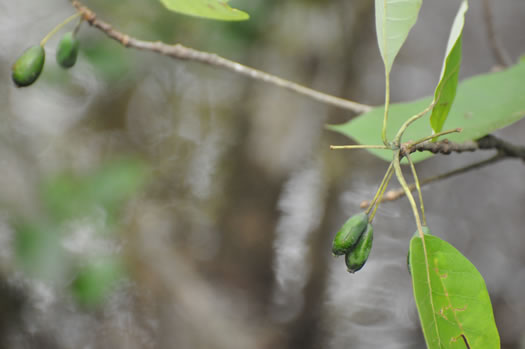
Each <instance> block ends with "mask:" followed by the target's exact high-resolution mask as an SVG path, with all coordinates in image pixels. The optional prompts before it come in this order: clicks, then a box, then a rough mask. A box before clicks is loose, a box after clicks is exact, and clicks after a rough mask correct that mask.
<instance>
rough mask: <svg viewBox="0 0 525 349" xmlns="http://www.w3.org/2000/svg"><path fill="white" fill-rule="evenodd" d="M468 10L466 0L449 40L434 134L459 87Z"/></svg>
mask: <svg viewBox="0 0 525 349" xmlns="http://www.w3.org/2000/svg"><path fill="white" fill-rule="evenodd" d="M467 10H468V3H467V0H464V1H463V2H462V3H461V6H460V7H459V10H458V14H457V15H456V19H455V20H454V24H452V30H451V32H450V36H449V38H448V44H447V51H446V54H445V61H444V62H443V68H442V69H441V77H440V78H439V84H438V86H437V87H436V92H435V95H434V100H435V101H436V105H435V106H434V108H433V109H432V115H431V116H430V125H431V126H432V129H433V130H434V132H436V133H437V132H440V131H441V130H442V129H443V124H444V123H445V120H446V119H447V116H448V113H449V111H450V108H451V107H452V103H453V102H454V98H455V97H456V88H457V86H458V76H459V68H460V65H461V40H462V33H463V26H464V24H465V13H466V12H467Z"/></svg>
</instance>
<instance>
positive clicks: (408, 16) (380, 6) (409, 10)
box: [375, 0, 422, 75]
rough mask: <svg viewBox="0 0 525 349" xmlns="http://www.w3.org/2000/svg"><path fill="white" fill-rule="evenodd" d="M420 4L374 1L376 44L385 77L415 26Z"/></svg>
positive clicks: (407, 0)
mask: <svg viewBox="0 0 525 349" xmlns="http://www.w3.org/2000/svg"><path fill="white" fill-rule="evenodd" d="M421 3H422V0H375V11H376V33H377V42H378V45H379V51H380V52H381V57H382V58H383V62H384V64H385V72H386V75H388V74H389V73H390V69H391V68H392V64H393V63H394V59H395V58H396V56H397V54H398V52H399V49H400V48H401V46H403V43H404V42H405V40H406V38H407V36H408V33H409V32H410V29H412V27H413V26H414V24H416V21H417V16H418V14H419V8H420V7H421Z"/></svg>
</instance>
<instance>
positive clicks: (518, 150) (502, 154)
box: [360, 135, 525, 209]
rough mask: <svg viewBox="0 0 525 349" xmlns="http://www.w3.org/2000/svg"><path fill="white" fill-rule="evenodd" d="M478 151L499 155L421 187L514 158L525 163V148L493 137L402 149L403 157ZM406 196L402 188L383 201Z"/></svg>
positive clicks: (431, 179)
mask: <svg viewBox="0 0 525 349" xmlns="http://www.w3.org/2000/svg"><path fill="white" fill-rule="evenodd" d="M476 150H497V151H498V153H497V154H496V155H494V156H493V157H491V158H489V159H486V160H483V161H480V162H476V163H473V164H471V165H468V166H466V167H461V168H458V169H455V170H453V171H450V172H446V173H443V174H440V175H437V176H434V177H429V178H425V179H423V180H421V181H420V185H421V186H424V185H427V184H430V183H433V182H437V181H440V180H443V179H445V178H449V177H452V176H456V175H459V174H462V173H465V172H468V171H472V170H475V169H478V168H481V167H483V166H487V165H490V164H493V163H496V162H498V161H501V160H504V159H510V158H514V159H521V160H522V161H524V162H525V147H523V146H517V145H514V144H511V143H508V142H506V141H504V140H502V139H499V138H497V137H494V136H492V135H488V136H485V137H483V138H480V139H478V140H477V141H472V142H465V143H461V144H458V143H452V142H449V141H447V140H444V141H440V142H436V143H423V144H418V145H416V146H415V147H412V148H410V149H407V148H404V147H403V148H402V149H401V155H405V154H406V152H409V153H413V152H415V151H430V152H432V153H434V154H438V153H439V154H450V153H452V152H456V153H461V152H465V151H470V152H472V151H476ZM408 188H409V189H410V191H414V190H415V189H416V184H415V183H412V184H410V185H409V186H408ZM404 195H405V192H404V191H403V189H402V188H399V189H393V190H389V191H387V192H386V193H385V195H384V197H383V201H395V200H397V199H399V198H401V197H403V196H404ZM369 205H370V202H369V201H368V200H364V201H362V202H361V204H360V206H361V208H363V209H365V208H368V207H369Z"/></svg>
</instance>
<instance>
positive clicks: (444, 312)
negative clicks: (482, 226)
mask: <svg viewBox="0 0 525 349" xmlns="http://www.w3.org/2000/svg"><path fill="white" fill-rule="evenodd" d="M410 267H411V274H412V277H413V278H414V283H413V286H414V297H415V300H416V304H417V308H418V311H419V316H420V318H421V325H422V328H423V333H424V335H425V340H426V341H427V344H428V347H429V348H462V349H464V348H471V349H477V348H479V349H485V348H499V335H498V330H497V329H496V324H495V322H494V315H493V314H492V305H491V303H490V298H489V294H488V292H487V288H486V286H485V281H484V280H483V277H482V276H481V274H480V273H479V272H478V270H477V269H476V267H475V266H474V265H473V264H472V263H470V261H469V260H468V259H467V258H465V257H464V256H463V255H462V254H461V253H460V252H459V251H458V250H456V249H455V248H454V247H453V246H452V245H450V244H449V243H448V242H446V241H443V240H441V239H439V238H438V237H436V236H432V235H427V234H425V235H424V240H423V239H422V238H421V237H419V236H414V237H413V238H412V240H411V241H410ZM467 343H468V345H467Z"/></svg>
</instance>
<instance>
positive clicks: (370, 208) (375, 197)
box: [366, 163, 393, 221]
mask: <svg viewBox="0 0 525 349" xmlns="http://www.w3.org/2000/svg"><path fill="white" fill-rule="evenodd" d="M392 166H393V164H392V163H390V165H389V166H388V169H387V170H386V173H385V175H384V177H383V180H382V181H381V184H379V188H378V189H377V191H376V195H375V196H374V198H373V199H372V201H371V202H370V206H368V209H367V210H366V214H369V213H370V210H372V207H373V206H374V204H375V203H376V201H377V199H378V198H379V197H380V196H381V191H382V189H383V186H385V183H386V184H388V176H389V173H390V172H392ZM383 192H384V191H383ZM370 221H371V220H370Z"/></svg>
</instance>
